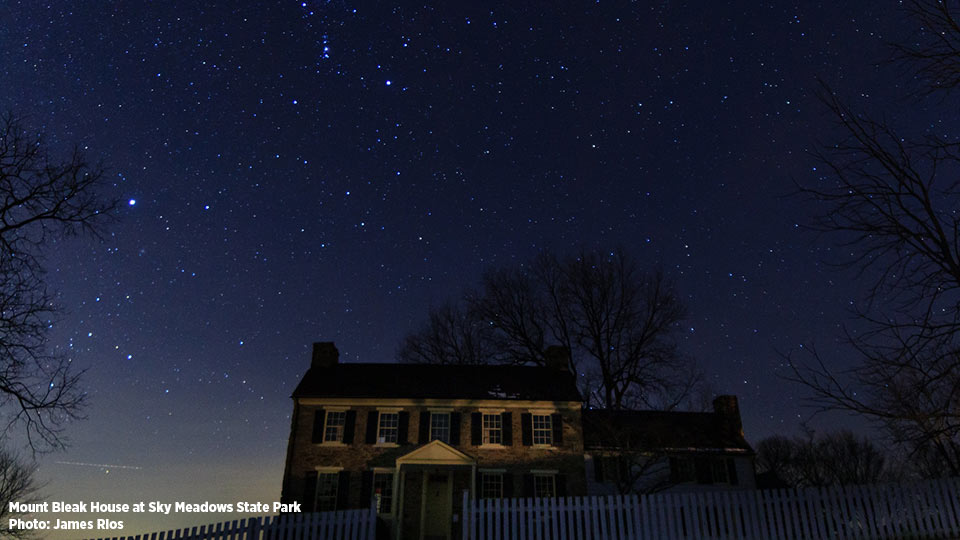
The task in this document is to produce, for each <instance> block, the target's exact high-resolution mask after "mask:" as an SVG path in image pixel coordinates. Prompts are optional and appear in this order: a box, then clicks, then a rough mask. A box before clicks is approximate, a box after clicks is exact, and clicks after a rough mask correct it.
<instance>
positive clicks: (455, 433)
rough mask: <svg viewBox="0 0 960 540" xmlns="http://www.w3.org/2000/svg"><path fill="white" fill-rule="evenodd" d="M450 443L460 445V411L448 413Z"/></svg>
mask: <svg viewBox="0 0 960 540" xmlns="http://www.w3.org/2000/svg"><path fill="white" fill-rule="evenodd" d="M450 444H451V445H452V446H460V413H458V412H452V413H450Z"/></svg>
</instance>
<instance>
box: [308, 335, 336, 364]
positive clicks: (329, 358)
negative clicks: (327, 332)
mask: <svg viewBox="0 0 960 540" xmlns="http://www.w3.org/2000/svg"><path fill="white" fill-rule="evenodd" d="M339 362H340V351H338V350H337V347H336V346H335V345H334V344H333V342H332V341H317V342H315V343H314V344H313V359H312V360H311V361H310V367H311V368H315V369H322V368H331V367H333V366H335V365H337V364H338V363H339Z"/></svg>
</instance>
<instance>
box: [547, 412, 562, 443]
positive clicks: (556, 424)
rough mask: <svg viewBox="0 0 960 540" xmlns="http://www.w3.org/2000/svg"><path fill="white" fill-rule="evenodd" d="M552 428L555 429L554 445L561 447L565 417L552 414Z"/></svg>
mask: <svg viewBox="0 0 960 540" xmlns="http://www.w3.org/2000/svg"><path fill="white" fill-rule="evenodd" d="M550 427H551V428H553V445H554V446H560V445H561V444H563V416H561V415H559V414H551V415H550Z"/></svg>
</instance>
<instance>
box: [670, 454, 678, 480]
mask: <svg viewBox="0 0 960 540" xmlns="http://www.w3.org/2000/svg"><path fill="white" fill-rule="evenodd" d="M679 467H680V460H678V459H677V458H675V457H672V458H670V482H672V483H674V484H676V483H677V482H679V481H680V469H679Z"/></svg>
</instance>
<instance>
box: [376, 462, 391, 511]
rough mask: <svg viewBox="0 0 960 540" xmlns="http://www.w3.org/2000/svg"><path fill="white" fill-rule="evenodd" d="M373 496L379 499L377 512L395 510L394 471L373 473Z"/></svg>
mask: <svg viewBox="0 0 960 540" xmlns="http://www.w3.org/2000/svg"><path fill="white" fill-rule="evenodd" d="M373 496H374V497H376V499H377V513H378V514H389V513H390V512H392V511H393V473H388V472H385V473H374V474H373Z"/></svg>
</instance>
